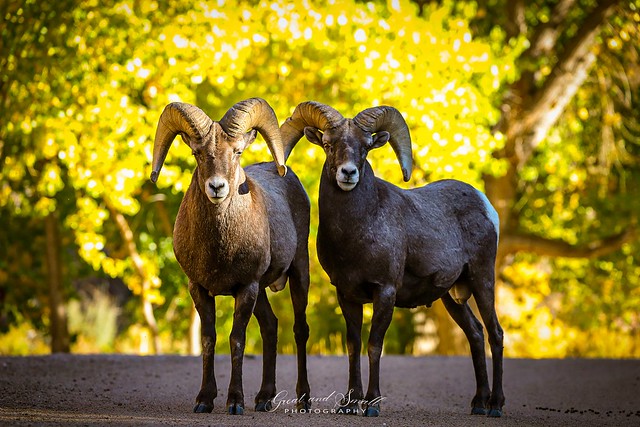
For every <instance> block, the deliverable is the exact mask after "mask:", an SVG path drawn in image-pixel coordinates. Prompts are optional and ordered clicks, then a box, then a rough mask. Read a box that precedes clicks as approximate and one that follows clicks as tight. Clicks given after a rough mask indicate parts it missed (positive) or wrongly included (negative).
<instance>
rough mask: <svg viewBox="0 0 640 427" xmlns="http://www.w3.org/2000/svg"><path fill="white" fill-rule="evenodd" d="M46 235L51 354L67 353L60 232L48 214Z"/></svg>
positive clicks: (67, 341) (54, 220)
mask: <svg viewBox="0 0 640 427" xmlns="http://www.w3.org/2000/svg"><path fill="white" fill-rule="evenodd" d="M44 222H45V234H46V242H47V243H46V266H47V273H48V274H47V282H48V285H49V323H50V333H51V352H52V353H69V351H70V341H69V330H68V328H67V312H66V308H65V305H64V303H65V298H64V296H63V294H64V293H63V289H62V270H61V266H60V230H59V226H58V218H57V216H56V215H55V214H54V213H50V214H49V215H47V216H46V217H45V219H44Z"/></svg>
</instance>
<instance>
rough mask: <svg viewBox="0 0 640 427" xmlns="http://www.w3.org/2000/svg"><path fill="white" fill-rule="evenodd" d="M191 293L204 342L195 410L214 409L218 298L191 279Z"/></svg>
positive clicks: (201, 337)
mask: <svg viewBox="0 0 640 427" xmlns="http://www.w3.org/2000/svg"><path fill="white" fill-rule="evenodd" d="M189 293H190V294H191V298H192V299H193V303H194V304H195V306H196V310H197V311H198V315H199V316H200V321H201V323H202V326H201V329H200V339H201V342H202V386H201V387H200V392H199V393H198V397H196V406H195V407H194V408H193V412H199V413H204V412H211V411H213V400H214V399H215V398H216V396H217V395H218V387H217V386H216V376H215V373H214V366H213V360H214V353H215V349H216V300H215V298H214V297H212V296H210V295H209V292H208V291H207V290H206V289H204V288H203V287H202V286H200V285H198V284H197V283H193V282H192V281H189Z"/></svg>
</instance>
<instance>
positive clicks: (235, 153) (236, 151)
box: [233, 150, 242, 157]
mask: <svg viewBox="0 0 640 427" xmlns="http://www.w3.org/2000/svg"><path fill="white" fill-rule="evenodd" d="M241 154H242V150H234V151H233V155H234V156H236V157H239V156H240V155H241Z"/></svg>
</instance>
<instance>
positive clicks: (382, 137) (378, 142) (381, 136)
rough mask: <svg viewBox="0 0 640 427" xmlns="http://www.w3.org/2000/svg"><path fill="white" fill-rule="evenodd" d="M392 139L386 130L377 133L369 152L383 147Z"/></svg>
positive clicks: (372, 137) (373, 137) (373, 136)
mask: <svg viewBox="0 0 640 427" xmlns="http://www.w3.org/2000/svg"><path fill="white" fill-rule="evenodd" d="M390 137H391V134H390V133H389V132H387V131H385V130H382V131H380V132H376V133H375V134H373V135H372V136H371V145H370V146H369V150H373V149H374V148H380V147H382V146H383V145H384V144H386V143H387V142H389V138H390Z"/></svg>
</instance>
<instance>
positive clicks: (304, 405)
mask: <svg viewBox="0 0 640 427" xmlns="http://www.w3.org/2000/svg"><path fill="white" fill-rule="evenodd" d="M296 409H297V410H298V411H310V410H311V403H309V402H306V401H305V402H298V403H296Z"/></svg>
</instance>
